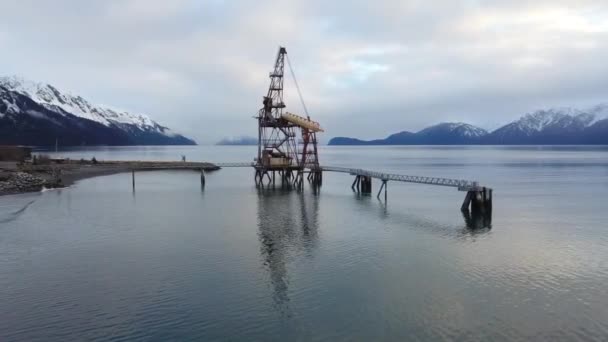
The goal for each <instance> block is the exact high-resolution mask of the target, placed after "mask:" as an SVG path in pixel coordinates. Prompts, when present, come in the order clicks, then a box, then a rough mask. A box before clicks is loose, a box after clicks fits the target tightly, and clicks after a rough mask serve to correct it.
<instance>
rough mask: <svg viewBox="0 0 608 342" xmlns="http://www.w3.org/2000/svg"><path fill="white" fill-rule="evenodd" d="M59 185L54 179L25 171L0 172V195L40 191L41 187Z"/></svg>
mask: <svg viewBox="0 0 608 342" xmlns="http://www.w3.org/2000/svg"><path fill="white" fill-rule="evenodd" d="M57 186H60V184H59V182H58V181H56V180H49V179H47V178H44V177H40V176H38V175H33V174H29V173H27V172H8V173H0V195H6V194H17V193H22V192H31V191H40V190H42V188H43V187H47V188H51V187H57Z"/></svg>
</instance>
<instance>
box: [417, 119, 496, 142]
mask: <svg viewBox="0 0 608 342" xmlns="http://www.w3.org/2000/svg"><path fill="white" fill-rule="evenodd" d="M416 134H418V135H420V136H426V137H430V138H431V139H436V138H439V137H440V138H443V139H450V140H454V141H460V140H469V139H479V138H481V137H483V136H485V135H486V134H488V131H486V130H485V129H483V128H479V127H475V126H473V125H469V124H466V123H463V122H444V123H440V124H438V125H435V126H431V127H427V128H425V129H423V130H421V131H420V132H418V133H416Z"/></svg>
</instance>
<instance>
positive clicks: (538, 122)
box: [329, 104, 608, 145]
mask: <svg viewBox="0 0 608 342" xmlns="http://www.w3.org/2000/svg"><path fill="white" fill-rule="evenodd" d="M475 144H496V145H527V144H529V145H535V144H547V145H559V144H608V104H600V105H597V106H594V107H592V108H589V109H587V110H578V109H572V108H557V109H555V108H554V109H548V110H539V111H536V112H534V113H529V114H526V115H524V116H523V117H521V118H520V119H518V120H516V121H514V122H511V123H509V124H507V125H504V126H502V127H500V128H498V129H496V130H494V131H492V132H488V131H486V130H484V129H482V128H479V127H476V126H473V125H470V124H466V123H461V122H460V123H440V124H437V125H434V126H430V127H427V128H425V129H423V130H421V131H418V132H416V133H413V132H408V131H403V132H399V133H395V134H392V135H389V136H388V137H386V138H385V139H376V140H359V139H355V138H348V137H336V138H333V139H331V140H330V141H329V145H475Z"/></svg>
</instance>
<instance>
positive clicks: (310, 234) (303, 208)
mask: <svg viewBox="0 0 608 342" xmlns="http://www.w3.org/2000/svg"><path fill="white" fill-rule="evenodd" d="M257 189H258V190H257V191H258V237H259V240H260V255H261V259H262V263H263V267H264V268H265V269H266V270H267V272H268V277H269V282H270V285H271V287H272V291H273V294H272V298H273V301H274V305H275V306H276V308H277V310H278V311H279V312H280V313H281V314H282V315H286V316H291V313H290V310H289V274H288V268H289V263H290V262H292V261H294V260H295V259H296V258H301V257H312V255H313V251H314V249H315V248H316V246H317V243H318V235H317V228H318V213H319V200H320V197H319V195H318V193H316V192H308V191H304V190H302V191H293V190H291V189H286V188H281V187H277V188H275V187H266V188H264V187H258V188H257Z"/></svg>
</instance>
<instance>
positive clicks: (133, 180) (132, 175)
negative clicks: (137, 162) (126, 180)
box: [131, 169, 135, 191]
mask: <svg viewBox="0 0 608 342" xmlns="http://www.w3.org/2000/svg"><path fill="white" fill-rule="evenodd" d="M131 183H132V185H133V191H135V169H131Z"/></svg>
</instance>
